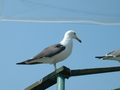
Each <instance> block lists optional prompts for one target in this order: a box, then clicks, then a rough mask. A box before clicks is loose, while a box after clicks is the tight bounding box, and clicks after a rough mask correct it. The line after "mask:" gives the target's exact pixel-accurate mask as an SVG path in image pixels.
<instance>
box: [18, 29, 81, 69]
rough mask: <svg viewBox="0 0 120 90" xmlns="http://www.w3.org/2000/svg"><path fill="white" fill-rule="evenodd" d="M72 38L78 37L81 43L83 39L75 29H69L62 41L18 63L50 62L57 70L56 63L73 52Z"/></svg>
mask: <svg viewBox="0 0 120 90" xmlns="http://www.w3.org/2000/svg"><path fill="white" fill-rule="evenodd" d="M72 39H76V40H78V41H79V42H80V43H81V40H80V39H79V38H78V37H77V35H76V33H75V32H74V31H73V30H69V31H67V32H66V33H65V35H64V38H63V40H62V41H61V42H60V43H58V44H54V45H51V46H49V47H47V48H45V49H44V50H43V51H41V52H40V53H39V54H37V55H36V56H34V57H33V58H30V59H28V60H26V61H23V62H20V63H17V64H20V65H22V64H25V65H33V64H42V63H48V64H53V65H54V69H55V70H56V69H57V68H56V63H58V62H60V61H63V60H65V59H66V58H67V57H68V56H69V55H70V54H71V52H72V47H73V41H72Z"/></svg>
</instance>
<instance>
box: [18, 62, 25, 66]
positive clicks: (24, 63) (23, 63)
mask: <svg viewBox="0 0 120 90" xmlns="http://www.w3.org/2000/svg"><path fill="white" fill-rule="evenodd" d="M16 64H17V65H19V64H26V63H25V62H20V63H16Z"/></svg>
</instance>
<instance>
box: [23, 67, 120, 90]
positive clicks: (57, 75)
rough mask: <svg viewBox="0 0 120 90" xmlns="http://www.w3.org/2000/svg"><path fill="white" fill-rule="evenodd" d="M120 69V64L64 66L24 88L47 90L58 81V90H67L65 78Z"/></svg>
mask: <svg viewBox="0 0 120 90" xmlns="http://www.w3.org/2000/svg"><path fill="white" fill-rule="evenodd" d="M115 71H120V66H117V67H103V68H88V69H77V70H70V69H69V68H67V67H65V66H63V67H61V68H59V69H57V70H56V71H54V72H52V73H50V74H49V75H47V76H45V77H44V78H42V79H41V80H39V81H37V82H36V83H34V84H32V85H30V86H29V87H27V88H26V89H24V90H45V89H47V88H49V87H50V86H52V85H54V84H56V83H57V90H65V78H67V79H68V78H69V77H72V76H80V75H89V74H98V73H107V72H115Z"/></svg>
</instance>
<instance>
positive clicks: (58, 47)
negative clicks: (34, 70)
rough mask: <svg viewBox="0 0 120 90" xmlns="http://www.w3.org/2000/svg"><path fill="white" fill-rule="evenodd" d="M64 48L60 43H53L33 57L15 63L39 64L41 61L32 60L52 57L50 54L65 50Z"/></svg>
mask: <svg viewBox="0 0 120 90" xmlns="http://www.w3.org/2000/svg"><path fill="white" fill-rule="evenodd" d="M65 48H66V47H65V46H63V45H61V44H54V45H51V46H49V47H47V48H45V49H44V50H43V51H42V52H40V53H39V54H37V55H36V56H35V57H33V58H31V59H28V60H26V61H23V62H20V63H17V64H28V65H29V64H40V63H42V62H36V61H35V62H34V60H36V59H40V58H44V57H52V56H54V55H56V54H58V53H60V52H61V51H63V50H65ZM31 61H32V62H31ZM26 62H30V63H26Z"/></svg>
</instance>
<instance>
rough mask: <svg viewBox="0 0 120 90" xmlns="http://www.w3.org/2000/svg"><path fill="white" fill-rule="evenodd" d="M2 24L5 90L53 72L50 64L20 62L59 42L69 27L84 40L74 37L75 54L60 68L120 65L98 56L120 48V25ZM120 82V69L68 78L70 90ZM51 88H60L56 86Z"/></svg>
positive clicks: (104, 88) (105, 89)
mask: <svg viewBox="0 0 120 90" xmlns="http://www.w3.org/2000/svg"><path fill="white" fill-rule="evenodd" d="M21 1H22V0H21ZM116 1H117V0H116ZM116 6H117V5H116ZM113 9H114V8H113ZM26 10H27V9H26ZM33 10H34V9H33ZM21 12H22V10H21ZM31 13H32V11H31ZM27 14H28V13H26V15H27ZM66 14H67V13H66ZM119 14H120V13H118V15H119ZM11 15H12V14H11ZM88 16H89V15H88ZM111 18H112V17H111ZM0 27H1V30H0V41H1V44H0V47H1V50H0V54H1V63H0V68H1V77H0V80H1V83H0V89H2V90H8V89H10V90H23V89H24V88H26V87H28V86H29V85H31V84H33V83H34V82H36V81H38V80H40V79H41V78H43V77H44V76H46V75H48V74H49V73H51V72H53V70H54V67H53V65H49V64H38V65H32V66H31V65H30V66H28V65H27V66H22V65H16V63H18V62H21V61H24V60H27V59H29V58H31V57H33V56H35V55H36V54H37V53H39V52H40V51H42V50H43V49H44V48H46V47H47V46H49V45H52V44H56V43H59V42H60V41H61V40H62V39H63V36H64V33H65V32H66V31H68V30H74V31H75V32H76V33H77V36H78V37H79V38H80V39H81V40H82V43H79V42H78V41H76V40H73V42H74V45H73V52H72V54H71V55H70V57H69V58H67V59H66V60H65V61H62V62H59V63H58V64H57V68H60V67H61V66H63V65H64V66H66V67H68V68H70V69H71V70H73V69H85V68H99V67H112V66H120V63H119V62H117V61H112V60H99V59H96V58H95V56H99V55H100V56H101V55H105V54H106V53H108V52H111V51H113V50H116V49H119V48H120V43H119V41H118V40H119V38H120V35H119V33H120V30H119V29H120V26H119V25H98V24H93V23H28V22H8V21H6V22H0ZM119 83H120V72H111V73H102V74H93V75H85V76H78V77H71V78H69V79H66V90H80V89H81V90H88V89H89V90H109V89H114V88H118V87H120V84H119ZM47 90H56V85H54V86H52V87H50V88H48V89H47Z"/></svg>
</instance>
